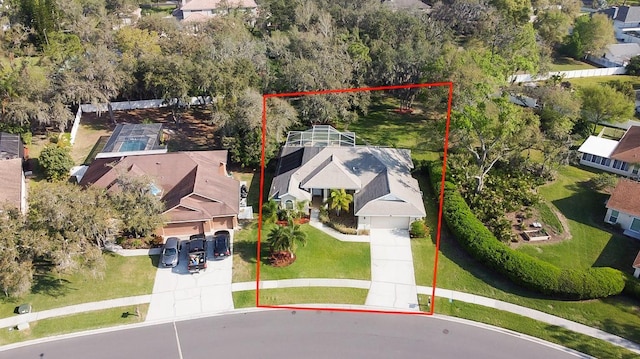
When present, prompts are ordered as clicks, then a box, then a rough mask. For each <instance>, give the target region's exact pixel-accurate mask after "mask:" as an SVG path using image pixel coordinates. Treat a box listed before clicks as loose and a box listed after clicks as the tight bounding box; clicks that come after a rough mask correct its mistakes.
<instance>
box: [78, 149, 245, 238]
mask: <svg viewBox="0 0 640 359" xmlns="http://www.w3.org/2000/svg"><path fill="white" fill-rule="evenodd" d="M226 163H227V151H226V150H221V151H194V152H172V153H161V154H149V155H137V156H124V157H119V158H115V157H109V158H100V159H96V160H95V161H93V163H91V165H90V166H89V168H88V169H87V171H86V173H85V174H84V176H83V177H82V180H81V181H80V185H84V186H99V187H103V188H107V189H108V190H115V188H117V186H114V185H115V184H116V180H117V178H118V176H119V175H121V174H127V173H128V174H131V175H136V176H146V177H148V178H149V179H150V180H151V181H152V184H151V186H150V191H151V193H153V194H154V195H157V196H160V198H161V200H162V202H163V203H164V205H165V211H164V214H165V216H166V218H167V221H166V223H165V226H164V227H163V228H162V229H159V230H158V234H161V235H162V236H164V237H165V238H166V237H167V236H179V235H191V234H199V233H210V232H213V231H215V230H219V229H233V228H236V227H237V225H238V211H239V206H240V183H239V182H238V181H236V180H235V179H233V178H232V177H230V176H229V175H228V174H227V170H226Z"/></svg>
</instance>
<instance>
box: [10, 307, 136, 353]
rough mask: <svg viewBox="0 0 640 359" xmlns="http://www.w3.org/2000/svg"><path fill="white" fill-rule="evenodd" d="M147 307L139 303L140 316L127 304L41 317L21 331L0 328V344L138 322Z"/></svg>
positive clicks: (134, 308)
mask: <svg viewBox="0 0 640 359" xmlns="http://www.w3.org/2000/svg"><path fill="white" fill-rule="evenodd" d="M148 309H149V304H141V305H139V306H138V310H139V312H140V317H137V316H136V315H135V312H136V306H127V307H119V308H111V309H104V310H97V311H93V312H87V313H81V314H74V315H68V316H64V317H56V318H49V319H43V320H39V321H37V322H31V323H29V329H26V330H23V331H17V330H12V331H9V330H0V345H6V344H10V343H15V342H21V341H25V340H32V339H38V338H44V337H49V336H53V335H60V334H67V333H74V332H79V331H84V330H90V329H98V328H106V327H113V326H116V325H125V324H134V323H139V322H143V321H144V319H145V317H146V316H147V310H148Z"/></svg>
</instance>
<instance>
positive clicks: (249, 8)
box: [173, 0, 258, 22]
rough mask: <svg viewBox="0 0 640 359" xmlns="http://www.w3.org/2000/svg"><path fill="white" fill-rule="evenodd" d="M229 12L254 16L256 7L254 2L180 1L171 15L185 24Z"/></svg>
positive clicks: (230, 0)
mask: <svg viewBox="0 0 640 359" xmlns="http://www.w3.org/2000/svg"><path fill="white" fill-rule="evenodd" d="M231 11H240V12H243V13H246V14H249V15H251V16H256V15H257V13H258V5H257V4H256V2H255V1H254V0H181V2H180V6H179V7H178V9H176V11H174V13H173V15H174V16H175V17H176V18H177V19H178V20H181V21H185V22H202V21H207V20H209V19H211V18H212V17H215V16H218V15H226V14H228V13H230V12H231Z"/></svg>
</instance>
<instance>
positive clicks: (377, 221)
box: [370, 216, 409, 229]
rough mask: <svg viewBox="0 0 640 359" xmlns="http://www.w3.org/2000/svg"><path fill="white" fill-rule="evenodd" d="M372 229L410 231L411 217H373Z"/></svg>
mask: <svg viewBox="0 0 640 359" xmlns="http://www.w3.org/2000/svg"><path fill="white" fill-rule="evenodd" d="M370 218H371V228H398V229H409V217H394V216H381V217H375V216H371V217H370Z"/></svg>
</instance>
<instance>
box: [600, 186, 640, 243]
mask: <svg viewBox="0 0 640 359" xmlns="http://www.w3.org/2000/svg"><path fill="white" fill-rule="evenodd" d="M638 198H640V182H637V181H632V180H628V179H621V180H620V181H619V182H618V185H617V186H616V188H614V190H613V191H612V192H611V197H609V200H608V201H607V204H606V207H607V214H606V215H605V217H604V221H605V222H607V223H610V224H618V225H620V227H622V229H623V230H624V234H625V235H627V236H630V237H634V238H639V239H640V201H638Z"/></svg>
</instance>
